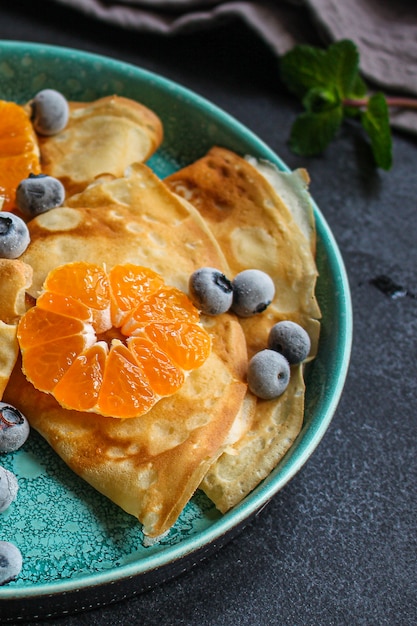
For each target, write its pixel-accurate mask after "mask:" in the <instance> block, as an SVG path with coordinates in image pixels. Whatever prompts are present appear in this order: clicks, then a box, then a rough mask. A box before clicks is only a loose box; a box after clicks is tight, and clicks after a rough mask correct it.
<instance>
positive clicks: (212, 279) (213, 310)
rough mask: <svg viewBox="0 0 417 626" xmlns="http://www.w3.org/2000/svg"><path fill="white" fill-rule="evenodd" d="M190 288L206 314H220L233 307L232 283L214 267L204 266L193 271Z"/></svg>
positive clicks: (196, 303)
mask: <svg viewBox="0 0 417 626" xmlns="http://www.w3.org/2000/svg"><path fill="white" fill-rule="evenodd" d="M188 288H189V292H190V297H191V299H192V301H193V302H194V304H195V305H196V307H197V308H198V309H200V311H202V312H203V313H205V314H206V315H220V314H221V313H225V312H226V311H228V310H229V309H230V307H231V304H232V300H233V287H232V283H231V282H230V280H229V279H228V278H226V276H225V275H224V274H222V273H221V272H220V271H219V270H217V269H215V268H213V267H202V268H200V269H198V270H196V271H195V272H193V274H191V276H190V280H189V284H188Z"/></svg>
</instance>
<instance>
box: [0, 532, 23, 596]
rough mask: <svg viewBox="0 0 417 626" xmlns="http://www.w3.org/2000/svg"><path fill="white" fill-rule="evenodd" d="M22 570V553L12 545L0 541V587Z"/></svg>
mask: <svg viewBox="0 0 417 626" xmlns="http://www.w3.org/2000/svg"><path fill="white" fill-rule="evenodd" d="M21 569H22V553H21V552H20V550H19V548H17V547H16V546H15V545H14V544H13V543H10V542H9V541H0V585H5V584H6V583H9V582H10V581H11V580H14V579H15V578H17V577H18V575H19V574H20V570H21Z"/></svg>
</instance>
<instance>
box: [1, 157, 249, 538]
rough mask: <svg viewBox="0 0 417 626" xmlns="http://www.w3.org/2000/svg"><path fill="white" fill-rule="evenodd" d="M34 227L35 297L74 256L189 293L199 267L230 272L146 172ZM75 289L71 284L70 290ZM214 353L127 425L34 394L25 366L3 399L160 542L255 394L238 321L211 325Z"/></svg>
mask: <svg viewBox="0 0 417 626" xmlns="http://www.w3.org/2000/svg"><path fill="white" fill-rule="evenodd" d="M70 205H71V206H65V207H60V208H57V209H52V210H51V211H49V212H48V213H44V214H42V215H39V216H38V217H36V218H35V219H33V220H32V221H31V222H29V224H28V228H29V231H30V235H31V243H30V245H29V247H28V248H27V250H26V252H25V253H24V254H23V255H22V257H21V260H22V261H23V262H25V263H27V264H29V265H30V266H31V267H32V268H33V282H32V285H31V287H30V288H29V289H28V291H29V293H30V294H31V296H32V297H34V298H36V297H37V296H38V295H39V292H40V290H41V287H42V283H43V281H44V279H45V277H46V275H47V273H48V272H49V270H50V269H52V268H54V267H56V266H58V265H61V264H64V263H67V262H70V261H76V260H83V261H88V262H95V263H100V264H105V266H106V268H107V270H110V269H111V268H112V267H113V266H114V265H117V264H122V263H124V262H129V263H135V264H138V265H146V266H148V267H150V268H152V269H153V270H155V271H157V272H159V273H161V274H162V275H163V277H164V278H165V281H166V282H167V283H168V284H173V285H175V286H177V287H180V288H184V286H185V285H186V284H187V281H188V277H189V275H190V273H191V272H192V271H194V269H196V268H197V267H199V266H200V265H201V263H203V264H210V265H214V266H216V267H219V269H221V270H222V271H225V272H227V271H228V266H227V262H226V261H225V258H224V255H223V254H222V252H221V250H220V248H219V246H218V244H217V242H216V241H215V239H214V237H213V236H212V234H211V233H210V231H209V230H208V228H207V227H206V226H205V224H204V222H203V221H202V219H201V217H200V215H199V214H198V212H197V211H196V210H195V209H194V208H193V207H190V206H186V205H185V204H184V203H182V202H180V201H179V200H178V198H177V197H176V196H174V195H173V194H172V193H171V192H170V191H169V190H168V189H167V187H166V186H165V185H164V184H163V183H162V182H161V181H160V180H159V179H158V178H157V177H156V176H155V175H154V174H153V173H152V172H151V170H150V169H149V168H148V167H147V166H145V165H143V164H135V165H134V166H132V167H131V168H130V170H129V172H128V173H127V175H126V177H123V178H118V179H112V178H106V179H105V180H103V181H101V182H96V183H95V184H94V185H92V186H91V187H89V188H87V189H86V190H85V192H83V193H82V194H79V195H77V196H74V197H73V198H72V199H71V202H70ZM68 289H69V290H70V285H69V286H68ZM202 323H203V325H204V326H205V327H206V329H207V331H208V332H209V333H210V336H211V338H212V352H211V355H210V356H209V358H208V359H207V361H206V362H205V363H204V365H202V366H201V367H200V368H198V369H196V370H194V371H193V372H192V373H190V374H189V376H188V377H187V379H186V382H185V385H184V386H183V387H182V388H181V390H180V391H178V392H177V393H176V394H175V395H173V396H171V397H169V398H164V399H162V400H160V401H159V403H157V404H156V405H155V406H154V407H153V408H152V409H151V410H150V411H149V412H148V413H147V414H146V415H144V416H142V417H139V418H132V419H128V420H120V419H114V418H111V417H110V418H108V417H102V416H98V415H96V414H94V413H87V414H86V413H81V412H77V411H70V410H65V409H63V408H62V407H61V406H60V405H59V404H58V403H57V402H56V401H55V400H54V398H53V397H52V396H50V395H47V394H44V393H42V392H39V391H37V390H36V389H35V388H34V387H33V386H32V385H31V383H29V382H28V381H27V380H26V379H25V377H24V376H23V374H22V372H21V364H20V363H18V364H17V365H16V367H15V369H14V372H13V374H12V376H11V378H10V381H9V384H8V386H7V388H6V390H5V393H4V400H5V401H7V402H10V403H12V404H14V405H15V406H18V407H19V409H20V410H22V411H23V412H24V413H25V414H26V416H27V417H28V419H29V421H30V424H31V426H32V427H34V428H35V429H36V430H38V431H39V432H40V434H41V435H42V436H43V437H44V438H45V439H46V440H47V441H48V442H49V443H50V445H51V446H52V448H53V449H54V450H55V451H56V452H57V453H58V454H59V455H60V456H61V457H62V458H63V460H64V461H65V462H66V463H67V464H68V466H69V467H70V468H71V469H72V470H73V471H74V472H76V473H77V474H79V475H80V476H81V477H82V478H83V479H85V480H86V481H87V482H89V483H90V484H91V485H93V486H94V487H95V488H96V489H97V490H98V491H100V492H101V493H103V494H104V495H106V496H107V497H109V498H110V499H111V500H113V501H114V502H115V503H116V504H118V505H119V506H121V507H122V508H123V509H124V510H126V511H127V512H128V513H131V514H132V515H135V516H136V517H137V518H138V519H139V520H140V521H141V523H142V524H143V532H144V534H146V535H148V536H150V537H158V536H160V535H161V534H163V533H164V532H166V531H167V530H168V529H169V528H170V527H171V525H172V524H173V523H174V522H175V520H176V518H177V516H178V515H179V513H180V512H181V510H182V508H183V507H184V505H185V504H186V502H187V501H188V500H189V498H190V497H191V496H192V494H193V493H194V491H195V489H196V488H197V487H198V485H199V483H200V482H201V480H202V478H203V476H204V475H205V473H206V472H207V470H208V468H209V466H210V465H211V464H212V462H213V461H214V460H215V459H216V458H217V457H218V456H219V454H221V452H222V450H223V449H224V448H225V447H226V445H228V443H229V442H230V441H231V440H232V439H233V433H232V430H233V429H232V427H233V425H234V422H235V421H236V419H237V417H238V414H239V412H240V409H241V407H242V403H243V400H244V397H245V393H246V383H245V381H244V376H245V371H246V366H247V352H246V344H245V339H244V336H243V333H242V330H241V327H240V325H239V323H238V321H237V319H236V318H235V317H234V316H231V315H227V314H225V315H223V316H220V317H218V318H216V319H212V318H207V319H203V320H202Z"/></svg>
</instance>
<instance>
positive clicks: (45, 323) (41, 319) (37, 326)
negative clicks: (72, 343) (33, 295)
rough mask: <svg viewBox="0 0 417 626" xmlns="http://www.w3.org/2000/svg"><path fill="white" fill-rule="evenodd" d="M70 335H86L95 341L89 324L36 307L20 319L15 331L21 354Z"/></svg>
mask: <svg viewBox="0 0 417 626" xmlns="http://www.w3.org/2000/svg"><path fill="white" fill-rule="evenodd" d="M72 335H80V336H84V335H86V336H90V337H91V338H92V339H95V333H94V330H93V327H92V326H91V325H90V324H85V323H84V322H82V321H81V320H79V319H75V318H71V317H67V316H65V315H61V314H60V313H54V312H53V311H48V310H45V309H41V308H38V307H37V306H35V307H32V308H31V309H29V311H27V313H26V314H25V315H24V316H23V317H22V318H21V320H20V322H19V326H18V331H17V336H18V339H19V344H20V348H21V349H22V351H23V352H24V350H25V349H26V348H33V347H35V346H43V345H44V344H46V343H54V342H55V341H56V340H57V339H62V338H63V337H71V336H72ZM40 350H42V348H40ZM43 351H45V349H43Z"/></svg>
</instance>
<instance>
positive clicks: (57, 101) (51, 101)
mask: <svg viewBox="0 0 417 626" xmlns="http://www.w3.org/2000/svg"><path fill="white" fill-rule="evenodd" d="M31 107H32V115H31V118H32V123H33V127H34V129H35V130H36V132H37V133H39V134H40V135H46V136H49V135H56V134H57V133H59V131H60V130H62V129H63V128H65V126H66V125H67V122H68V117H69V106H68V101H67V100H66V98H65V97H64V96H63V95H62V93H60V92H59V91H55V89H43V90H42V91H39V92H38V93H37V94H36V96H35V97H34V98H33V100H32V101H31Z"/></svg>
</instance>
